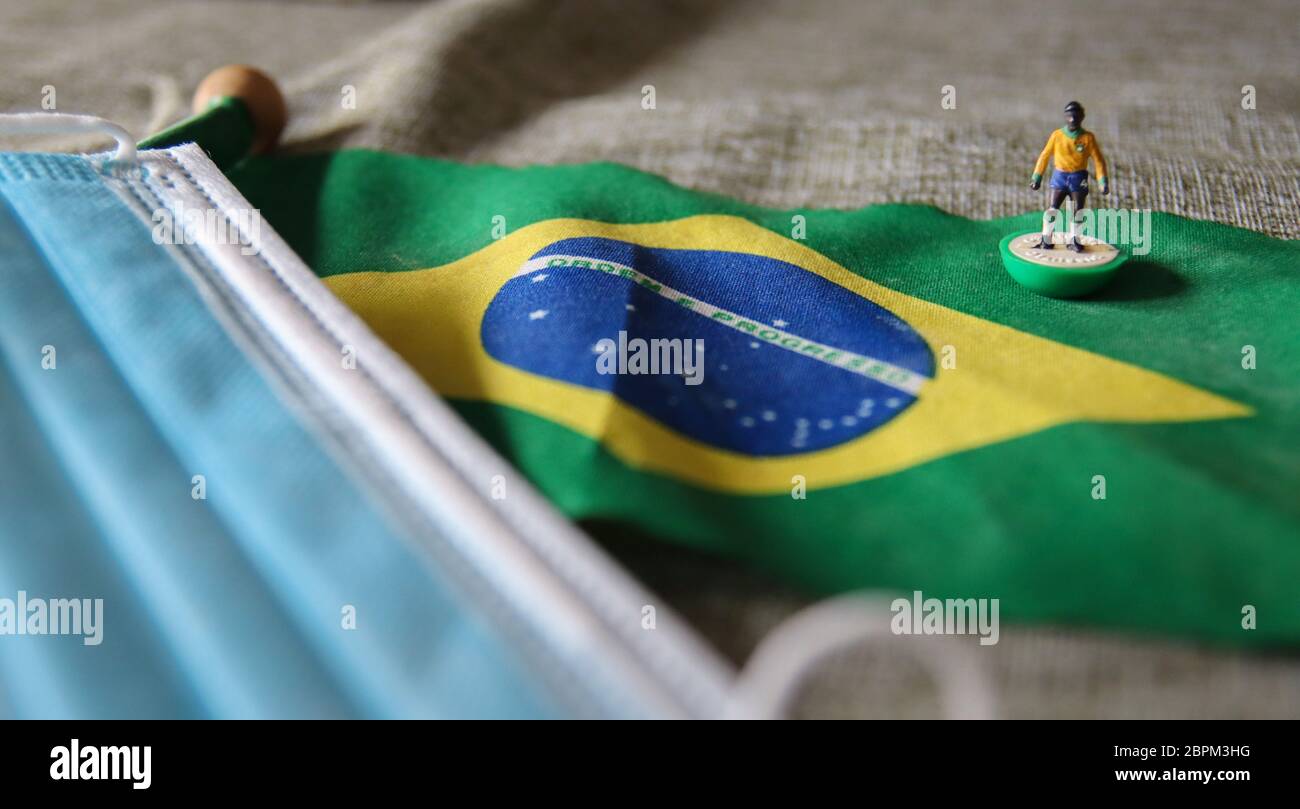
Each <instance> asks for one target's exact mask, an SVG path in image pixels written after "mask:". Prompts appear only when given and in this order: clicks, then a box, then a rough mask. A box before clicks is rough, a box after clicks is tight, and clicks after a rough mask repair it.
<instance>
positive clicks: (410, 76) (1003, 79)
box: [0, 0, 1300, 717]
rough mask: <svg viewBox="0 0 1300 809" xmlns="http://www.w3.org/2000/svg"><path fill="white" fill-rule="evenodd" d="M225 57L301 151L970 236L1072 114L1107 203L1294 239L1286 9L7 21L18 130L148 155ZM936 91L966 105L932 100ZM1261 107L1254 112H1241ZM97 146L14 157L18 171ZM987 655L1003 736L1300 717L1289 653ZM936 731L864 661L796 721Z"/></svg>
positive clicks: (837, 670)
mask: <svg viewBox="0 0 1300 809" xmlns="http://www.w3.org/2000/svg"><path fill="white" fill-rule="evenodd" d="M231 62H246V63H251V64H256V65H258V66H259V67H262V68H263V69H265V70H267V71H268V72H269V73H271V74H272V75H274V76H275V77H276V78H277V79H278V80H279V81H280V82H281V85H282V86H283V88H284V89H285V91H286V94H287V95H288V97H289V105H290V114H291V122H290V125H289V129H288V131H287V132H286V134H285V139H284V140H285V148H287V149H291V150H304V149H308V150H309V149H321V148H338V147H370V148H376V149H384V150H389V151H398V152H408V153H414V154H423V155H434V156H439V157H449V158H454V159H458V160H465V161H473V162H492V163H502V164H506V165H523V164H528V163H561V162H583V161H589V160H612V161H617V162H620V163H625V164H628V165H632V166H635V167H637V168H641V169H644V170H646V171H650V172H654V173H657V174H661V175H663V176H666V177H668V178H669V179H670V180H672V181H673V182H675V183H678V184H680V185H683V186H687V187H690V188H694V189H698V190H703V191H711V192H717V193H721V194H725V195H728V196H732V197H738V198H740V199H743V200H746V201H749V202H753V203H757V204H761V205H768V206H773V207H778V208H797V207H817V208H824V207H835V208H857V207H861V206H863V205H869V204H872V203H879V202H915V203H929V204H933V205H937V206H939V207H940V208H943V209H945V210H948V211H951V212H953V213H957V214H961V215H963V216H968V217H975V218H990V217H999V216H1006V215H1011V214H1018V213H1023V212H1025V211H1028V210H1032V209H1035V208H1038V207H1041V205H1042V202H1043V198H1042V196H1041V195H1040V194H1035V193H1033V192H1030V191H1029V190H1028V188H1027V182H1028V175H1029V173H1030V170H1031V168H1032V165H1033V160H1034V158H1035V157H1036V156H1037V153H1038V151H1039V149H1041V148H1042V145H1043V142H1044V141H1045V140H1046V138H1047V135H1048V134H1049V133H1050V132H1051V130H1052V129H1053V128H1054V127H1057V126H1059V125H1060V123H1061V115H1060V110H1061V107H1062V105H1063V104H1064V102H1065V101H1067V100H1069V99H1071V98H1077V99H1078V100H1079V101H1081V102H1082V103H1083V104H1084V105H1085V106H1086V107H1087V109H1088V120H1087V122H1086V125H1087V126H1088V127H1089V128H1090V129H1092V130H1094V131H1095V132H1096V133H1097V135H1098V137H1099V139H1100V141H1101V143H1102V145H1103V147H1104V149H1105V150H1106V153H1107V156H1108V158H1109V160H1110V163H1111V167H1112V168H1111V173H1112V178H1113V181H1114V184H1115V189H1116V191H1115V192H1114V193H1112V195H1111V197H1109V198H1108V199H1107V204H1108V205H1109V206H1114V207H1142V208H1151V209H1154V210H1159V211H1169V212H1173V213H1178V214H1182V215H1184V216H1189V217H1194V218H1198V219H1207V220H1212V221H1216V222H1223V223H1226V224H1231V225H1236V226H1238V227H1245V228H1250V229H1252V230H1256V231H1259V232H1262V233H1266V234H1269V235H1271V236H1276V237H1280V238H1286V239H1295V238H1300V212H1298V211H1297V205H1298V204H1300V124H1298V123H1297V114H1298V113H1300V83H1298V82H1297V77H1298V76H1300V14H1298V13H1297V8H1296V5H1295V4H1294V3H1285V2H1272V3H1264V2H1238V3H1231V4H1228V3H1221V2H1196V3H1183V2H1180V3H1168V4H1166V3H1148V2H1143V3H1132V2H1109V0H1093V1H1092V2H1088V3H1086V4H1080V3H1078V2H1072V3H1067V2H1057V1H1056V0H1032V1H1031V2H1002V3H991V2H936V3H923V2H918V0H912V1H911V2H907V1H906V0H903V1H901V2H852V1H849V0H846V1H845V2H816V1H815V2H795V0H788V1H787V2H778V1H777V0H766V1H760V0H754V1H753V2H746V1H744V0H710V1H708V2H690V3H688V2H614V1H613V0H611V1H610V2H543V0H483V1H482V2H469V1H468V0H444V2H436V3H432V4H419V3H416V4H409V3H395V2H387V3H374V4H353V3H284V4H266V3H252V2H240V3H236V2H142V1H140V0H136V1H134V2H118V1H116V0H114V1H113V2H107V1H106V2H96V3H84V2H62V1H60V2H53V1H51V0H40V1H35V2H34V1H29V0H23V1H20V2H14V0H9V2H6V3H4V4H3V5H0V75H2V76H3V77H4V78H3V81H0V110H4V111H17V110H31V109H38V108H39V105H40V102H41V99H42V93H43V90H44V88H45V87H47V86H52V87H53V88H54V89H55V92H56V93H57V102H58V109H59V110H60V111H67V112H88V113H92V114H96V115H100V116H103V117H106V118H110V119H112V120H114V121H116V122H118V123H121V124H123V125H124V126H126V127H127V128H128V129H130V130H132V131H133V132H135V133H136V134H138V135H141V136H143V135H144V134H147V133H151V132H154V131H157V130H158V129H160V128H161V127H163V126H165V125H167V124H169V123H171V122H174V121H176V120H178V119H179V118H181V117H182V116H183V115H184V114H186V112H187V107H188V98H189V95H190V93H191V92H192V91H193V88H194V87H195V86H196V85H197V83H198V81H199V80H200V79H201V78H202V77H203V75H205V74H206V73H207V72H208V71H210V70H211V69H212V68H214V67H216V66H218V65H221V64H226V63H231ZM647 85H651V86H653V88H654V94H655V101H656V105H655V108H654V109H650V110H647V109H643V108H642V99H643V88H645V87H646V86H647ZM945 85H951V86H952V87H953V88H955V90H956V109H944V108H943V107H942V106H941V103H940V102H941V99H942V89H941V88H943V87H944V86H945ZM1245 85H1251V86H1252V87H1253V88H1254V92H1255V109H1243V106H1242V98H1243V95H1242V90H1243V86H1245ZM345 87H349V88H353V89H354V90H355V99H356V108H355V109H346V108H345V107H344V105H343V104H342V103H341V102H342V100H343V97H344V88H345ZM102 145H104V144H97V143H94V142H87V141H84V140H78V139H76V138H71V139H69V138H66V137H62V138H61V137H53V138H47V139H44V140H40V139H31V140H24V141H21V142H20V141H17V140H15V139H13V138H0V147H2V148H6V149H34V148H48V149H88V148H92V147H99V146H102ZM271 224H272V225H274V222H272V223H271ZM1155 235H1156V238H1159V234H1158V233H1157V234H1155ZM1297 269H1298V271H1300V268H1297ZM1298 303H1300V302H1298ZM612 550H613V551H614V552H615V554H616V555H617V556H618V557H619V558H620V559H622V560H623V561H624V563H625V564H627V565H628V566H629V567H630V568H631V569H632V571H633V572H634V573H636V574H637V575H639V576H640V577H641V578H642V579H643V580H644V581H645V582H646V583H647V584H648V585H649V586H650V587H651V588H652V589H654V590H655V591H657V592H658V593H659V594H660V595H661V596H662V597H663V598H664V599H665V600H666V601H667V602H668V603H669V604H671V605H672V606H673V607H675V608H676V609H677V610H679V611H680V612H682V613H683V614H685V615H686V616H687V617H688V618H689V619H690V620H692V621H693V622H694V623H695V625H696V626H697V627H698V628H699V630H700V631H701V632H702V633H703V634H704V635H705V636H706V637H708V638H709V639H711V640H712V641H713V642H714V643H715V644H716V645H717V646H718V647H719V648H720V649H721V650H722V651H723V652H724V653H725V654H727V655H728V656H729V657H731V658H732V659H733V660H735V661H737V662H738V663H740V662H743V660H744V659H745V657H746V656H747V655H748V654H749V652H750V651H751V650H752V649H753V647H754V645H755V644H756V643H757V642H758V640H759V638H760V637H761V636H762V635H763V633H765V632H766V631H768V630H770V629H771V628H772V627H773V626H774V625H775V624H776V623H777V622H779V621H780V620H781V619H782V618H784V617H786V616H788V615H789V614H790V613H792V612H793V611H794V610H796V609H798V608H799V607H800V606H802V605H804V604H805V603H806V599H805V598H804V597H802V596H800V595H798V594H796V593H793V592H791V591H789V590H787V589H785V588H783V587H781V586H780V585H778V584H776V583H774V582H772V581H769V580H767V579H765V578H763V577H760V576H758V575H757V574H753V573H750V572H748V571H746V570H745V569H743V568H741V567H740V566H738V565H734V564H731V563H729V562H726V561H724V560H716V559H710V558H703V557H700V556H696V555H695V554H691V553H689V552H686V551H682V550H679V549H676V548H673V547H669V546H665V545H661V544H658V543H654V542H652V541H649V540H646V539H644V538H632V537H628V538H626V539H625V540H620V541H618V542H615V543H614V544H613V547H612ZM1116 563H1117V564H1122V561H1120V560H1117V562H1116ZM1297 589H1298V592H1300V585H1298V587H1297ZM981 657H982V659H984V660H986V661H987V662H988V665H989V666H990V667H991V671H992V674H993V676H994V680H995V682H996V683H997V684H998V689H999V698H1000V701H1001V704H1002V708H1003V712H1004V713H1005V714H1006V715H1009V716H1013V717H1054V716H1060V717H1155V716H1198V717H1199V716H1208V717H1229V716H1254V717H1274V716H1291V717H1296V716H1300V658H1297V656H1296V655H1295V654H1285V653H1278V654H1275V655H1259V654H1251V655H1246V654H1239V653H1229V652H1223V651H1218V650H1211V649H1204V648H1199V647H1196V646H1192V645H1188V644H1182V643H1172V642H1167V641H1161V640H1152V639H1141V638H1136V637H1125V636H1115V635H1108V634H1102V633H1093V632H1086V631H1079V630H1069V631H1066V630H1060V629H1051V628H1041V629H1026V628H1008V627H1004V628H1003V632H1002V638H1001V642H1000V643H999V644H998V645H997V646H995V647H992V648H991V649H988V650H985V653H984V654H982V655H981ZM937 711H938V700H937V698H936V695H935V693H934V692H933V689H932V687H931V686H930V684H929V683H928V681H927V678H926V677H925V676H924V675H923V673H922V672H921V671H920V670H919V668H917V667H915V666H914V664H912V663H911V662H909V661H906V660H898V659H891V658H887V657H884V656H882V655H880V654H878V653H876V652H874V651H873V650H872V649H870V648H869V647H864V648H861V649H854V650H850V651H847V652H845V653H844V654H842V655H840V656H838V657H836V658H834V659H833V660H830V661H828V662H827V664H826V665H825V666H823V667H822V669H821V670H820V671H819V673H818V674H817V675H816V676H815V677H814V678H813V680H812V681H810V682H809V684H808V686H807V688H806V689H805V692H804V695H803V697H802V699H801V702H800V705H799V708H798V714H799V715H802V716H933V715H935V714H936V713H937Z"/></svg>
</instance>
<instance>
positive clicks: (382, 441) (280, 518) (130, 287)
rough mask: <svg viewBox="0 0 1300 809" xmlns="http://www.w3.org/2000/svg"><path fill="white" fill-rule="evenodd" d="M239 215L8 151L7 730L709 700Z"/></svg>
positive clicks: (620, 602) (691, 669)
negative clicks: (80, 720) (50, 724)
mask: <svg viewBox="0 0 1300 809" xmlns="http://www.w3.org/2000/svg"><path fill="white" fill-rule="evenodd" d="M305 204H306V203H305ZM187 208H188V209H197V210H199V211H200V212H207V211H212V212H214V213H215V217H212V216H209V217H206V218H207V219H211V220H213V221H215V222H216V223H217V224H218V225H219V228H218V229H217V230H213V229H211V228H209V227H208V225H207V224H205V222H204V220H205V217H204V216H202V215H200V216H198V217H197V218H195V219H193V223H194V225H195V232H194V233H192V234H191V233H187V232H183V231H184V229H183V228H182V229H181V232H178V231H177V230H176V229H173V230H172V231H170V232H167V230H166V228H160V227H159V225H161V224H164V223H165V222H166V220H167V217H168V216H173V217H174V218H175V219H176V220H177V221H176V222H173V224H183V223H184V220H185V215H184V211H185V210H186V209H187ZM255 213H256V212H253V211H251V210H248V208H247V203H245V202H243V201H242V198H240V197H239V195H238V193H237V192H235V191H234V189H233V188H230V187H229V185H228V184H227V183H225V180H224V177H222V176H221V175H220V173H219V172H217V171H216V169H215V168H214V167H212V166H211V164H210V163H208V162H207V161H206V160H205V158H204V157H203V155H202V153H201V152H200V151H199V150H197V149H196V148H195V147H192V146H191V147H182V148H181V149H177V150H168V151H166V152H162V151H160V152H153V153H150V152H145V153H141V155H140V159H139V160H138V162H137V163H135V164H133V165H130V166H125V167H123V166H111V165H110V166H106V165H105V164H104V161H103V160H101V159H98V158H91V157H84V156H73V155H57V156H56V155H38V154H0V715H5V714H7V715H11V716H19V717H137V716H159V717H274V716H285V717H406V716H412V717H415V716H419V717H426V716H430V717H450V716H498V717H504V716H509V717H548V716H569V715H592V716H692V715H707V714H709V713H710V712H712V711H713V710H715V709H720V708H721V705H722V694H723V690H724V689H725V687H726V682H727V676H728V672H727V671H726V669H725V667H724V666H723V665H721V664H719V663H718V662H717V661H716V660H715V659H714V658H713V657H712V656H711V655H710V654H709V653H708V652H707V651H705V650H704V649H703V648H702V647H701V646H700V645H699V644H698V643H697V642H696V641H695V640H694V639H693V638H692V637H691V636H690V634H689V632H687V631H686V630H684V629H683V628H681V627H680V626H678V625H676V624H675V622H674V621H673V619H672V618H671V616H670V615H669V613H668V612H667V610H664V609H663V608H662V607H660V609H659V613H658V614H659V618H658V622H657V627H656V629H655V631H654V632H648V631H646V630H645V629H644V627H642V626H641V625H640V622H639V621H640V617H641V615H642V608H643V606H644V605H645V604H653V603H654V601H653V599H652V597H650V596H649V595H647V594H645V593H644V592H643V591H641V590H640V589H639V588H637V587H636V586H635V585H634V584H632V583H631V582H630V581H629V580H628V579H627V578H626V577H625V576H623V575H622V574H621V573H620V572H619V571H618V570H616V569H615V568H614V567H613V565H612V564H611V563H609V561H608V560H607V559H605V558H604V557H603V556H602V555H601V554H600V553H599V552H597V551H595V550H594V549H593V548H592V547H591V546H590V545H589V544H587V543H586V540H585V538H584V537H582V536H581V535H580V534H579V533H578V532H576V531H575V530H574V529H573V528H572V527H571V526H568V525H567V524H565V523H563V521H562V520H561V519H560V518H559V517H558V515H556V514H555V513H554V512H552V511H551V510H550V509H549V507H547V506H546V505H545V504H544V503H543V502H542V501H541V500H540V498H538V497H537V495H536V494H535V493H534V492H532V490H531V489H530V488H529V487H528V484H527V483H526V482H525V481H523V480H521V479H519V478H517V476H516V475H515V474H514V473H513V471H512V470H511V469H510V468H509V467H508V466H507V465H506V464H505V463H504V462H502V461H501V460H500V459H499V458H497V457H496V456H495V455H493V454H492V453H491V451H490V450H488V449H487V448H486V447H485V446H484V445H483V444H482V442H480V441H478V439H477V438H476V437H475V436H473V435H472V434H470V433H469V431H468V430H467V429H466V428H465V427H464V425H463V424H460V422H459V421H458V420H456V418H455V417H454V416H453V415H451V414H450V412H449V411H448V410H447V409H446V408H445V407H444V406H443V405H442V403H441V402H440V401H439V400H438V399H437V398H436V396H434V395H432V394H431V393H430V392H429V391H428V390H427V388H425V387H424V386H423V384H422V383H420V382H419V381H418V380H417V379H416V378H415V377H414V375H413V374H411V373H410V372H409V369H406V368H405V366H404V365H403V364H402V363H401V361H400V360H398V359H397V358H396V357H395V356H394V355H392V354H391V352H389V351H388V350H387V349H386V348H385V347H384V346H382V345H381V344H379V343H378V341H376V340H375V338H374V337H373V336H372V335H370V333H369V332H368V331H367V330H366V329H365V327H364V326H362V325H361V324H360V322H359V321H357V320H356V318H354V317H352V316H351V315H350V313H348V312H347V311H346V310H345V309H344V308H343V307H342V306H341V305H339V304H338V302H337V301H335V300H333V299H332V298H331V297H330V295H329V293H328V291H327V290H325V288H324V287H323V286H322V285H321V284H319V282H317V281H316V279H315V277H314V276H313V275H312V274H311V273H310V271H309V270H306V268H305V267H302V266H301V263H300V262H298V261H297V259H296V257H294V256H293V255H292V253H291V252H289V251H288V249H287V248H285V247H284V246H283V243H282V242H280V241H279V239H278V237H276V236H275V234H274V232H273V230H272V229H271V227H270V226H271V225H272V224H273V223H261V222H260V220H257V227H256V228H254V227H253V221H254V220H253V219H252V218H250V217H254V215H255ZM205 228H207V229H205ZM223 232H224V235H222V233H223ZM191 236H192V237H193V238H190V237H191ZM232 237H233V238H232ZM498 478H499V479H500V480H499V481H498ZM501 481H504V483H505V496H504V498H501V499H500V500H494V499H493V494H492V492H493V486H494V483H499V482H501ZM74 604H75V605H77V606H76V607H75V608H74V606H73V605H74ZM74 612H78V613H79V614H77V615H74V614H73V613H74ZM41 613H43V614H44V616H45V617H44V620H43V621H42V620H41V619H39V618H37V617H34V616H37V615H38V614H41ZM6 615H9V616H10V617H11V618H12V619H13V620H12V621H11V622H10V623H9V624H6V623H5V616H6ZM74 618H75V619H76V620H75V621H74ZM18 622H21V630H20V629H19V623H18Z"/></svg>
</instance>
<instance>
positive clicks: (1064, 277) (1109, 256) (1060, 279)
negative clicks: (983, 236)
mask: <svg viewBox="0 0 1300 809" xmlns="http://www.w3.org/2000/svg"><path fill="white" fill-rule="evenodd" d="M1027 237H1032V240H1033V241H1037V240H1038V238H1039V234H1038V233H1034V232H1031V233H1012V234H1011V235H1009V236H1005V237H1003V239H1002V241H1001V242H999V243H998V252H999V253H1001V254H1002V264H1003V266H1005V267H1006V268H1007V272H1009V273H1011V277H1012V278H1014V279H1016V282H1017V283H1019V284H1020V285H1021V286H1022V287H1025V288H1026V289H1030V290H1033V291H1034V292H1037V293H1038V294H1039V295H1046V296H1048V297H1050V298H1077V297H1079V296H1080V295H1087V294H1088V293H1089V292H1092V291H1093V290H1096V289H1099V288H1100V287H1101V286H1102V285H1103V284H1105V283H1106V282H1107V281H1109V280H1110V279H1111V278H1112V277H1113V276H1114V275H1115V272H1116V270H1118V269H1119V267H1120V265H1121V264H1123V263H1124V260H1125V259H1126V258H1128V256H1127V255H1125V254H1124V253H1123V252H1122V251H1120V250H1118V249H1117V248H1115V247H1112V246H1111V245H1109V244H1106V243H1105V242H1100V241H1097V240H1096V239H1088V238H1082V239H1080V241H1082V242H1084V252H1082V253H1076V252H1074V251H1073V250H1069V249H1067V248H1066V247H1065V244H1064V243H1061V244H1057V245H1056V246H1055V247H1054V248H1052V250H1050V251H1046V250H1039V249H1037V248H1030V247H1028V246H1027V244H1026V242H1027Z"/></svg>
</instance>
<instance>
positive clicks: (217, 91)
mask: <svg viewBox="0 0 1300 809" xmlns="http://www.w3.org/2000/svg"><path fill="white" fill-rule="evenodd" d="M222 96H233V97H234V98H238V99H240V100H242V101H243V102H244V104H245V106H247V107H248V112H249V115H251V116H252V118H253V133H254V134H253V153H254V154H261V153H263V152H267V151H270V150H271V149H272V148H273V147H274V146H275V144H276V141H278V140H279V139H280V133H281V132H283V131H284V125H285V122H286V121H288V119H289V111H288V109H287V108H286V107H285V103H284V96H283V95H282V94H281V93H280V88H279V87H278V86H276V83H275V80H274V79H272V78H271V77H270V76H268V75H266V74H265V73H263V72H262V71H260V70H258V69H257V68H255V67H249V66H248V65H226V66H225V67H219V68H217V69H216V70H214V71H212V72H211V73H209V74H208V75H207V77H206V78H204V79H203V81H202V82H200V83H199V89H197V90H195V91H194V112H195V114H198V113H201V112H203V111H204V110H206V109H207V108H208V105H209V104H210V103H212V100H213V99H216V98H220V97H222Z"/></svg>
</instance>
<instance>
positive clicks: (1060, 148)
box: [1029, 101, 1110, 253]
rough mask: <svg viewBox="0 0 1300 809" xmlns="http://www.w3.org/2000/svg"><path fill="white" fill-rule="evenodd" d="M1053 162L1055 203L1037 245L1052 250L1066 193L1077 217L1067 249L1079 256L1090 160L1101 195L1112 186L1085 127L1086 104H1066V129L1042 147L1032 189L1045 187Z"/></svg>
mask: <svg viewBox="0 0 1300 809" xmlns="http://www.w3.org/2000/svg"><path fill="white" fill-rule="evenodd" d="M1048 158H1051V159H1052V164H1053V165H1052V168H1053V170H1052V181H1051V184H1050V188H1051V189H1052V203H1051V205H1050V207H1048V209H1047V211H1046V212H1044V213H1043V237H1042V239H1041V240H1040V241H1039V243H1038V248H1039V249H1041V250H1051V249H1052V246H1053V245H1052V229H1053V228H1054V226H1055V224H1056V220H1057V217H1058V216H1060V212H1061V203H1062V202H1064V201H1065V196H1066V194H1069V195H1070V197H1071V198H1072V199H1073V200H1074V216H1072V217H1071V218H1070V237H1069V241H1068V242H1066V247H1068V248H1069V249H1071V250H1073V251H1074V252H1076V253H1082V252H1083V243H1082V242H1080V241H1079V236H1078V225H1079V223H1080V222H1081V221H1082V220H1083V207H1084V205H1085V204H1086V202H1087V199H1088V158H1092V159H1093V161H1094V162H1095V163H1096V165H1097V182H1099V183H1101V193H1103V194H1109V193H1110V184H1109V182H1108V178H1107V177H1106V158H1105V156H1103V155H1102V153H1101V146H1099V145H1098V144H1097V138H1096V137H1095V136H1094V135H1093V134H1092V133H1091V132H1089V131H1088V130H1086V129H1084V128H1083V105H1082V104H1080V103H1079V102H1078V101H1071V102H1070V103H1069V104H1066V105H1065V126H1063V127H1062V128H1060V129H1057V130H1056V131H1054V132H1052V135H1051V137H1049V138H1048V139H1047V145H1046V146H1044V147H1043V153H1042V154H1040V155H1039V156H1038V162H1037V163H1035V164H1034V176H1033V178H1032V180H1031V181H1030V183H1029V187H1030V188H1031V189H1033V190H1034V191H1037V190H1038V189H1039V188H1040V187H1042V183H1043V172H1044V171H1046V170H1047V159H1048Z"/></svg>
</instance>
